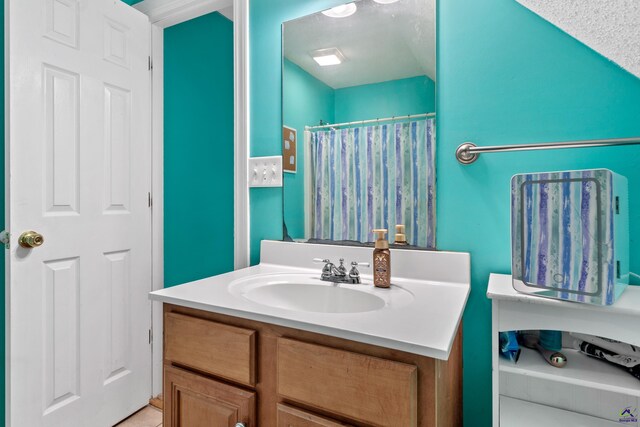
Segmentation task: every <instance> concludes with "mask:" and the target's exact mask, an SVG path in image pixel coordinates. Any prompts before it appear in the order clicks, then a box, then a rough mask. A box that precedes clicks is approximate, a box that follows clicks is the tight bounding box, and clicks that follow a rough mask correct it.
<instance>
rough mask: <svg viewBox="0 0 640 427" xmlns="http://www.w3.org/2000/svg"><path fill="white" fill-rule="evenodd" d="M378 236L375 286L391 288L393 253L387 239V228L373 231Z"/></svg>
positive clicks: (374, 266) (374, 273)
mask: <svg viewBox="0 0 640 427" xmlns="http://www.w3.org/2000/svg"><path fill="white" fill-rule="evenodd" d="M373 232H374V233H376V234H377V238H376V247H375V249H374V250H373V284H374V285H375V286H377V287H378V288H388V287H390V286H391V251H389V242H388V241H387V239H386V238H385V234H387V229H386V228H380V229H376V230H373Z"/></svg>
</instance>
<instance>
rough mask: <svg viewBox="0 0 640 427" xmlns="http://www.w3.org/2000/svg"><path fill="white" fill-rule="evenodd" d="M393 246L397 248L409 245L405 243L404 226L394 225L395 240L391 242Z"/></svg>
mask: <svg viewBox="0 0 640 427" xmlns="http://www.w3.org/2000/svg"><path fill="white" fill-rule="evenodd" d="M393 243H394V244H395V245H399V246H407V245H408V244H409V243H408V242H407V235H406V234H405V231H404V225H402V224H398V225H396V238H395V239H394V242H393Z"/></svg>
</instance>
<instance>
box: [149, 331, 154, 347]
mask: <svg viewBox="0 0 640 427" xmlns="http://www.w3.org/2000/svg"><path fill="white" fill-rule="evenodd" d="M149 344H153V329H149Z"/></svg>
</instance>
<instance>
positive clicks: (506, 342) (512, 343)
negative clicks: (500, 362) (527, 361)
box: [499, 331, 520, 363]
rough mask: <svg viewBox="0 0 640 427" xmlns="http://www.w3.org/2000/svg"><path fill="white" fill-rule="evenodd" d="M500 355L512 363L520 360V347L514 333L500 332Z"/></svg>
mask: <svg viewBox="0 0 640 427" xmlns="http://www.w3.org/2000/svg"><path fill="white" fill-rule="evenodd" d="M499 339H500V354H501V355H502V356H503V357H506V358H507V359H509V360H511V361H512V362H514V363H517V362H518V358H520V345H519V344H518V336H517V334H516V332H515V331H507V332H500V334H499Z"/></svg>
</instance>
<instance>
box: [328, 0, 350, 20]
mask: <svg viewBox="0 0 640 427" xmlns="http://www.w3.org/2000/svg"><path fill="white" fill-rule="evenodd" d="M356 9H358V7H357V6H356V4H355V3H347V4H343V5H341V6H336V7H332V8H331V9H328V10H325V11H323V12H322V14H323V15H325V16H328V17H329V18H346V17H347V16H351V15H353V14H354V13H356Z"/></svg>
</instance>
